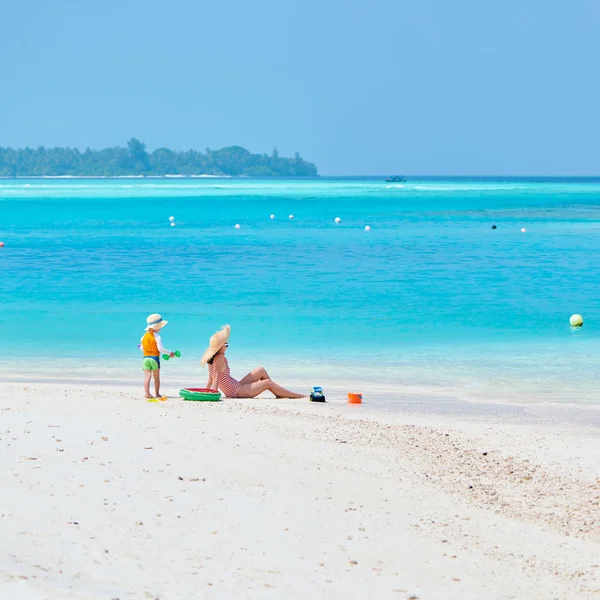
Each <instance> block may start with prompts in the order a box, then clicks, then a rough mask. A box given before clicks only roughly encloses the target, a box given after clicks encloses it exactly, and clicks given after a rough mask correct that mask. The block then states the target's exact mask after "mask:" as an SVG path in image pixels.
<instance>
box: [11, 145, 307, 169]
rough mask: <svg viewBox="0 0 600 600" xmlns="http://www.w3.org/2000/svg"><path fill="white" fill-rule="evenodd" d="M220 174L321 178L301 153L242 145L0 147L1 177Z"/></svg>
mask: <svg viewBox="0 0 600 600" xmlns="http://www.w3.org/2000/svg"><path fill="white" fill-rule="evenodd" d="M167 175H179V176H183V177H185V176H194V175H196V176H198V175H215V176H230V177H316V176H317V175H318V172H317V167H316V165H315V164H314V163H310V162H307V161H305V160H304V159H303V158H302V157H301V156H300V154H298V153H297V152H296V154H295V155H294V157H293V158H284V157H281V156H279V153H278V152H277V149H275V150H273V152H272V154H270V155H268V154H252V153H250V152H249V151H248V150H246V149H245V148H242V147H241V146H228V147H226V148H221V149H220V150H210V149H209V148H207V149H206V152H205V153H203V152H198V151H196V150H187V151H185V152H180V151H175V150H169V149H168V148H158V149H157V150H154V152H147V151H146V144H144V143H143V142H140V140H138V139H136V138H132V139H130V140H129V141H128V142H127V147H126V148H124V147H120V146H116V147H114V148H105V149H103V150H91V149H90V148H87V149H86V150H85V151H83V152H81V151H80V150H79V149H78V148H45V147H44V146H40V147H39V148H37V149H33V148H21V149H13V148H3V147H0V177H52V176H54V177H61V176H62V177H66V176H71V177H127V176H149V177H150V176H154V177H164V176H167Z"/></svg>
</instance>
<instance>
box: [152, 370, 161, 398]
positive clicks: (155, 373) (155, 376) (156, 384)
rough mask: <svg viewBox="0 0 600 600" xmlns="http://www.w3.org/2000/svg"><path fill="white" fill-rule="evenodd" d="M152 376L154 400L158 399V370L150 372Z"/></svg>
mask: <svg viewBox="0 0 600 600" xmlns="http://www.w3.org/2000/svg"><path fill="white" fill-rule="evenodd" d="M152 375H153V376H154V390H155V392H156V394H155V398H160V369H157V370H156V371H152Z"/></svg>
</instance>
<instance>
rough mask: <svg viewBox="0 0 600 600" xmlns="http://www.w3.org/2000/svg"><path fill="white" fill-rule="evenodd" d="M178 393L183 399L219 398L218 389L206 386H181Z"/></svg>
mask: <svg viewBox="0 0 600 600" xmlns="http://www.w3.org/2000/svg"><path fill="white" fill-rule="evenodd" d="M179 395H180V396H181V397H182V398H183V399H184V400H195V401H197V402H218V401H219V400H220V399H221V393H220V392H219V391H218V390H209V389H208V388H183V389H182V390H180V391H179Z"/></svg>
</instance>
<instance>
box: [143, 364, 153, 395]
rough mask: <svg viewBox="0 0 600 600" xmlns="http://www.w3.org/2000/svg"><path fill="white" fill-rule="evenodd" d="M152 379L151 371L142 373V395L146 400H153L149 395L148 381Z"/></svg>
mask: <svg viewBox="0 0 600 600" xmlns="http://www.w3.org/2000/svg"><path fill="white" fill-rule="evenodd" d="M151 379H152V371H144V394H145V395H146V398H153V397H154V396H152V394H151V393H150V380H151Z"/></svg>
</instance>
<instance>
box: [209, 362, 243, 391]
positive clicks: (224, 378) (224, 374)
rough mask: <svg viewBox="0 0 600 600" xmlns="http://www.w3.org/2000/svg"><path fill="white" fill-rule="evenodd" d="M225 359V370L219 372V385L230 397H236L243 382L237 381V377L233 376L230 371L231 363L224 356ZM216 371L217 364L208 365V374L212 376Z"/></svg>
mask: <svg viewBox="0 0 600 600" xmlns="http://www.w3.org/2000/svg"><path fill="white" fill-rule="evenodd" d="M223 359H224V360H225V370H224V371H221V373H219V387H220V388H221V390H222V391H223V393H224V394H225V395H226V396H227V397H228V398H235V397H236V396H237V391H238V390H239V389H240V385H241V384H240V382H239V381H237V379H234V378H233V377H232V376H231V374H230V371H229V363H228V362H227V359H226V358H225V357H223ZM214 372H215V365H208V374H209V376H210V377H211V378H212V376H213V373H214Z"/></svg>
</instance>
